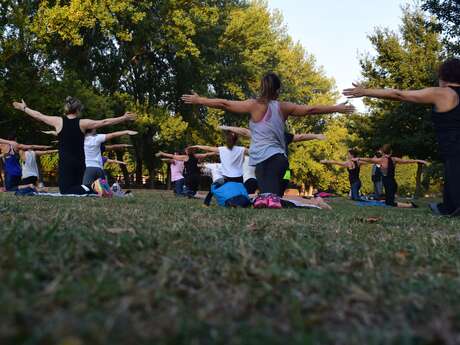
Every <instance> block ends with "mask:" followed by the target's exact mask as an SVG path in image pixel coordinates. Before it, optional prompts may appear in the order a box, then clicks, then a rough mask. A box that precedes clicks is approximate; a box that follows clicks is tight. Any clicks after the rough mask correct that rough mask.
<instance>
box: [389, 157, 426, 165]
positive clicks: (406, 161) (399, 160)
mask: <svg viewBox="0 0 460 345" xmlns="http://www.w3.org/2000/svg"><path fill="white" fill-rule="evenodd" d="M392 159H393V162H395V163H398V164H423V165H427V164H428V162H427V161H424V160H420V159H402V158H397V157H392Z"/></svg>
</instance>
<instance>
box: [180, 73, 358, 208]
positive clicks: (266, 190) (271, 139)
mask: <svg viewBox="0 0 460 345" xmlns="http://www.w3.org/2000/svg"><path fill="white" fill-rule="evenodd" d="M280 89H281V80H280V78H279V77H278V76H277V75H276V74H275V73H268V74H267V75H265V76H264V77H263V78H262V80H261V86H260V95H259V97H258V98H257V99H248V100H245V101H230V100H226V99H210V98H206V97H201V96H199V95H197V94H196V93H194V94H191V95H183V96H182V100H183V101H184V102H185V103H186V104H197V105H203V106H206V107H210V108H217V109H223V110H226V111H229V112H232V113H238V114H249V115H250V123H249V128H250V131H251V137H252V138H251V147H250V149H249V158H250V164H251V165H253V166H255V167H256V177H257V182H258V184H259V190H260V193H261V194H260V195H259V196H258V197H257V199H256V201H255V202H254V207H256V208H266V207H268V208H281V207H282V206H281V200H280V197H281V193H282V180H283V176H284V174H285V172H286V170H287V169H288V166H289V163H288V159H287V157H286V142H285V138H284V133H285V131H286V124H285V123H286V120H287V119H288V117H289V116H307V115H319V114H328V113H336V112H339V113H352V112H353V111H354V110H355V109H354V107H353V106H350V105H346V104H340V105H334V106H323V105H319V106H307V105H298V104H294V103H290V102H279V101H278V98H279V94H280Z"/></svg>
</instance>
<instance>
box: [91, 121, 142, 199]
mask: <svg viewBox="0 0 460 345" xmlns="http://www.w3.org/2000/svg"><path fill="white" fill-rule="evenodd" d="M136 134H137V132H136V131H130V130H125V131H119V132H113V133H109V134H97V131H96V129H91V130H89V131H87V133H86V136H85V144H84V145H85V146H84V147H85V166H86V169H85V174H84V175H83V184H84V185H85V186H87V187H91V185H92V184H93V183H94V182H95V181H96V180H98V179H103V180H107V176H106V174H105V171H104V162H103V159H102V150H101V147H102V145H103V144H104V143H105V142H106V141H110V140H112V139H115V138H119V137H122V136H125V135H130V136H132V135H136ZM105 149H107V148H106V147H105ZM104 187H105V188H104V190H106V189H107V186H104Z"/></svg>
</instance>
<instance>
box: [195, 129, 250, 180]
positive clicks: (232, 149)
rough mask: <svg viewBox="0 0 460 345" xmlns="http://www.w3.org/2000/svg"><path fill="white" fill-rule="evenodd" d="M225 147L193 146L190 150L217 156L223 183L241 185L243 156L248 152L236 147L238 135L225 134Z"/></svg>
mask: <svg viewBox="0 0 460 345" xmlns="http://www.w3.org/2000/svg"><path fill="white" fill-rule="evenodd" d="M225 139H226V145H225V146H220V147H212V146H203V145H195V146H192V147H191V148H192V149H196V150H203V151H207V152H213V153H215V154H218V155H219V157H220V162H221V173H222V175H223V176H224V180H225V182H239V183H243V163H244V156H245V155H246V154H247V152H248V150H247V149H246V148H245V147H243V146H236V143H237V141H238V135H236V134H235V133H232V132H228V131H226V132H225Z"/></svg>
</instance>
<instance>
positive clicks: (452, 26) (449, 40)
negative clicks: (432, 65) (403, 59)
mask: <svg viewBox="0 0 460 345" xmlns="http://www.w3.org/2000/svg"><path fill="white" fill-rule="evenodd" d="M422 8H423V9H424V10H425V11H428V12H429V13H431V14H433V15H434V16H435V17H436V18H437V20H438V21H437V22H436V23H430V24H431V25H432V26H433V27H434V28H435V29H437V30H439V32H442V33H443V34H444V43H445V46H446V47H447V49H448V51H449V52H450V53H452V54H460V1H458V0H424V1H423V4H422Z"/></svg>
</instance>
